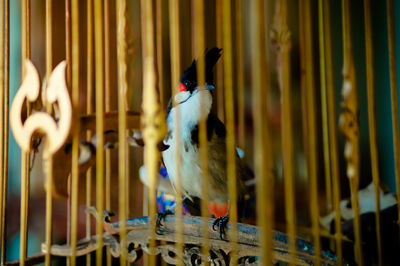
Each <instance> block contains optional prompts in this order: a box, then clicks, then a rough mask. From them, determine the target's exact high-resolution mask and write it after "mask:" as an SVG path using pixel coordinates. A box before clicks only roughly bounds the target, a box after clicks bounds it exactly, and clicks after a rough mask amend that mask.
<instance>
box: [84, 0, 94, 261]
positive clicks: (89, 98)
mask: <svg viewBox="0 0 400 266" xmlns="http://www.w3.org/2000/svg"><path fill="white" fill-rule="evenodd" d="M86 65H87V73H86V74H87V80H86V82H87V83H86V86H87V88H86V113H87V114H92V113H93V0H87V60H86ZM91 138H92V132H91V131H89V130H88V131H87V132H86V140H87V141H90V140H91ZM91 199H92V168H89V169H88V171H87V173H86V207H90V206H91V205H92V203H91ZM91 230H92V228H91V217H90V213H89V212H87V213H86V238H87V239H90V237H91ZM91 261H92V260H91V254H87V255H86V265H88V266H89V265H91V263H92V262H91Z"/></svg>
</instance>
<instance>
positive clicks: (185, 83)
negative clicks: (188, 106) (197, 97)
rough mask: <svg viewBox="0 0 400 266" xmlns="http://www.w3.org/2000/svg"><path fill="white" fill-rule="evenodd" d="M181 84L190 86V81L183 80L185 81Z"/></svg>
mask: <svg viewBox="0 0 400 266" xmlns="http://www.w3.org/2000/svg"><path fill="white" fill-rule="evenodd" d="M183 84H184V85H185V87H186V88H189V87H190V81H189V80H185V81H184V82H183Z"/></svg>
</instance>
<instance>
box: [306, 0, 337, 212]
mask: <svg viewBox="0 0 400 266" xmlns="http://www.w3.org/2000/svg"><path fill="white" fill-rule="evenodd" d="M322 5H323V3H322V1H321V0H318V31H319V53H320V57H319V58H320V60H319V65H320V72H321V73H320V84H321V113H322V137H323V138H322V139H323V153H324V168H325V188H326V201H327V206H328V210H331V208H332V188H331V180H332V177H331V174H332V170H331V164H330V163H331V158H330V156H331V154H330V149H331V147H330V145H329V137H330V136H329V127H328V103H327V96H326V94H327V89H326V66H325V65H326V60H325V38H324V24H323V23H324V21H323V9H322ZM310 138H311V137H310Z"/></svg>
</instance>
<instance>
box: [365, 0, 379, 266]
mask: <svg viewBox="0 0 400 266" xmlns="http://www.w3.org/2000/svg"><path fill="white" fill-rule="evenodd" d="M371 22H372V21H371V3H370V0H365V1H364V26H365V53H366V70H367V97H368V98H367V100H368V123H369V143H370V149H371V168H372V181H373V183H374V185H375V206H376V209H375V219H376V224H375V229H376V240H377V241H376V242H377V252H378V264H379V265H382V244H381V243H382V242H381V231H380V227H381V225H380V224H381V222H380V198H379V188H380V184H379V166H378V144H377V139H376V122H375V88H374V67H373V66H374V58H373V53H372V50H373V46H372V25H371Z"/></svg>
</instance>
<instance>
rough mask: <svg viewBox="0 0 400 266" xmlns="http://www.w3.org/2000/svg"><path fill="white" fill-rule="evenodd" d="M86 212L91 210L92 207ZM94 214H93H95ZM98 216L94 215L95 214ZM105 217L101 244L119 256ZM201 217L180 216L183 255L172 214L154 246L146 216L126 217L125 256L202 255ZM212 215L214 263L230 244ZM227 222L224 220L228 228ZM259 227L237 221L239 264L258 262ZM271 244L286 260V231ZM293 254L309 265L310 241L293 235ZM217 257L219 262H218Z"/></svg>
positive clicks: (332, 260)
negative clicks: (223, 238) (219, 231)
mask: <svg viewBox="0 0 400 266" xmlns="http://www.w3.org/2000/svg"><path fill="white" fill-rule="evenodd" d="M90 212H91V213H92V214H95V213H94V209H91V210H90ZM95 215H96V216H97V214H95ZM97 218H98V217H97ZM103 219H104V220H105V226H104V228H105V230H106V232H105V233H104V234H103V238H104V245H109V246H110V247H111V250H112V254H113V256H114V257H119V254H120V252H121V250H120V245H119V243H118V240H117V239H118V238H116V237H115V236H113V235H118V232H119V223H118V222H116V223H110V222H107V221H109V217H108V216H107V214H106V215H105V216H104V217H103ZM202 221H203V218H201V217H195V216H184V217H183V224H184V227H183V239H184V243H185V247H184V255H183V258H178V257H177V256H176V249H175V244H174V242H175V238H176V235H175V234H176V231H175V226H176V224H175V216H173V215H169V216H167V217H166V219H165V221H164V222H163V225H162V226H160V227H158V228H157V235H156V239H157V240H158V241H166V242H167V244H160V243H161V242H157V243H158V244H157V245H156V247H155V248H154V249H152V250H151V249H150V248H149V245H148V244H149V237H150V232H149V218H148V217H139V218H133V219H129V220H127V221H126V226H127V232H128V233H127V236H126V241H127V243H126V246H127V247H131V248H129V251H128V260H129V261H130V262H133V261H135V260H137V259H138V258H139V256H140V252H141V251H144V252H146V253H148V254H155V255H157V254H161V256H162V257H163V259H164V260H165V261H166V262H167V263H170V264H176V263H177V260H182V261H183V262H184V263H185V264H189V265H190V264H191V262H193V261H196V260H198V259H200V258H201V257H203V258H204V255H202V254H201V246H202V244H203V243H204V238H203V237H202V227H201V224H202ZM214 221H215V219H212V218H209V219H208V228H209V229H208V231H209V235H208V237H209V240H210V242H209V243H210V249H211V251H210V252H211V254H213V257H212V258H209V259H210V260H212V261H213V262H214V263H221V262H222V261H224V264H225V263H229V261H228V262H225V260H226V258H228V257H229V256H228V255H229V253H230V251H231V244H230V242H229V237H228V235H229V233H227V234H226V235H227V236H226V240H221V239H220V237H219V233H218V232H217V231H214V230H213V228H212V225H213V222H214ZM230 226H231V224H230V223H228V230H229V228H230ZM258 231H259V228H258V227H257V226H253V225H247V224H241V223H239V224H238V246H239V253H238V255H239V257H240V259H239V264H258V263H257V255H258V254H259V252H260V246H259V235H260V234H259V232H258ZM273 237H274V245H273V256H274V260H276V261H283V262H289V261H290V254H289V251H288V244H287V240H288V238H287V235H286V234H284V233H281V232H278V231H274V232H273ZM95 238H96V237H95V236H93V237H92V239H90V240H84V241H82V242H80V244H79V255H84V254H87V253H89V252H92V251H93V250H95V249H96V241H95ZM296 246H297V254H296V261H295V264H296V265H312V264H314V251H313V246H312V244H311V243H309V242H308V241H306V240H305V239H301V238H297V245H296ZM42 250H43V251H45V250H47V249H46V246H45V245H42ZM51 254H52V255H58V256H70V254H71V250H70V248H69V247H68V246H66V245H64V246H58V245H53V246H52V247H51ZM336 260H337V258H336V255H335V254H334V253H333V252H331V251H322V258H321V262H322V264H323V265H335V264H336V263H337V262H336ZM218 261H219V262H218Z"/></svg>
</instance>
